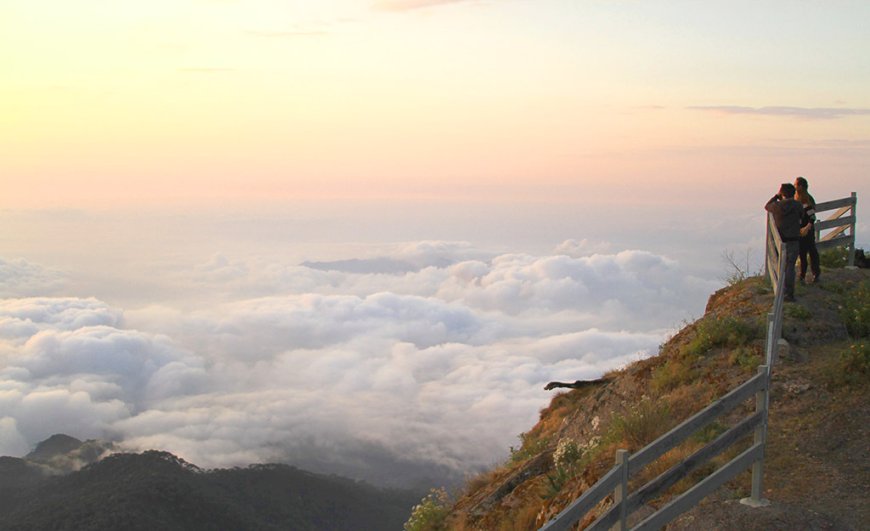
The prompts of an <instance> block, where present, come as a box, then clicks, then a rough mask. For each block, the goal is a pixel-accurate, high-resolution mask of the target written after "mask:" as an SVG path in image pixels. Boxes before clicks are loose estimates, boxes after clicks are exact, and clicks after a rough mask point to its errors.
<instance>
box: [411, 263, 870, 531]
mask: <svg viewBox="0 0 870 531" xmlns="http://www.w3.org/2000/svg"><path fill="white" fill-rule="evenodd" d="M862 284H863V285H864V286H865V289H864V290H863V291H861V290H857V289H856V287H857V286H861V285H862ZM868 285H870V272H868V271H867V270H844V269H838V270H829V271H826V277H825V281H824V283H822V284H820V285H814V286H806V287H804V286H801V287H800V288H799V290H798V297H799V300H798V303H797V304H788V305H787V306H786V321H785V325H784V329H783V334H784V337H785V338H786V339H787V340H789V342H790V344H791V348H790V351H789V354H788V356H787V357H784V358H783V359H782V360H780V362H779V364H778V365H777V366H776V368H775V371H774V383H773V388H772V392H771V408H772V409H771V414H770V431H769V444H768V448H767V453H768V459H767V461H766V469H765V479H764V481H765V489H766V490H765V495H766V496H767V497H768V498H769V499H771V500H772V501H773V504H772V506H771V507H770V508H767V509H755V510H749V509H747V508H745V507H744V506H742V505H739V504H738V503H737V501H736V500H738V499H739V498H740V497H742V496H746V495H747V494H748V492H747V491H748V489H749V483H750V482H749V473H748V472H746V473H744V474H742V475H741V476H740V477H738V478H737V479H736V480H734V481H732V482H731V483H729V484H728V485H726V487H723V488H722V489H720V491H718V492H717V493H715V494H714V495H713V496H711V497H710V498H708V500H706V501H705V502H704V503H703V504H702V506H701V507H700V508H696V509H695V510H693V511H690V512H689V513H687V514H686V515H684V516H683V517H682V518H681V519H680V520H678V521H677V522H675V523H674V524H673V526H672V527H673V528H684V529H692V528H694V529H698V528H706V529H792V528H794V526H795V525H796V523H797V524H801V525H802V526H804V528H808V529H809V528H819V529H860V528H861V526H862V524H863V525H866V522H870V513H868V509H867V505H868V504H866V499H867V493H868V492H870V491H868V477H870V468H868V463H870V458H868V453H867V444H866V441H867V440H868V438H867V435H868V433H867V431H868V428H867V427H868V426H870V422H868V420H870V419H868V411H870V409H868V408H870V406H868V404H870V402H868V400H867V399H868V390H870V385H868V379H870V374H868V373H867V369H868V367H867V354H866V349H865V350H864V351H863V352H864V354H863V357H860V356H859V357H857V358H854V359H858V360H863V365H856V364H854V363H853V364H852V366H850V367H846V366H844V361H843V358H842V355H841V354H842V353H843V352H844V351H849V350H850V346H851V345H853V344H855V343H856V342H860V341H863V342H865V343H866V341H867V338H866V327H867V326H870V323H868V322H866V319H867V315H866V314H867V311H868V310H867V308H870V299H868V297H867V293H868V289H867V288H866V286H868ZM856 296H858V298H856ZM771 304H772V294H771V293H770V290H769V289H767V288H766V285H765V283H764V282H763V281H762V280H761V279H759V278H752V279H748V280H746V281H744V282H741V283H739V284H736V285H734V286H731V287H728V288H725V289H723V290H721V291H719V292H717V293H716V294H714V295H713V296H712V297H711V298H710V302H709V303H708V307H707V312H706V313H705V315H704V317H702V318H701V319H699V320H698V321H696V322H694V323H691V324H688V325H687V326H686V327H685V328H683V330H681V331H680V332H679V333H678V334H676V335H675V336H674V337H673V338H671V339H670V340H669V341H668V342H667V343H666V344H664V345H662V347H661V351H660V353H659V355H658V356H655V357H653V358H650V359H647V360H643V361H639V362H637V363H634V364H632V365H630V366H628V367H626V368H625V369H623V370H621V371H618V372H615V373H613V374H611V375H609V376H611V377H612V381H611V382H610V383H606V384H603V385H600V386H596V387H592V388H587V389H582V390H573V391H570V392H567V393H560V394H557V395H556V396H554V398H553V400H552V402H551V404H550V406H549V407H547V408H546V409H544V410H542V411H541V416H540V421H539V422H538V423H537V424H536V425H535V426H534V427H533V428H532V429H531V430H529V431H528V432H527V433H525V434H523V435H522V439H523V445H522V447H521V448H519V449H518V450H517V451H516V452H514V454H513V456H512V457H511V459H510V460H509V461H508V462H507V463H505V464H504V465H503V466H501V467H498V468H497V469H494V470H491V471H489V472H487V473H485V474H482V475H481V476H478V477H476V478H472V479H471V480H469V482H468V483H467V485H466V487H465V489H464V491H463V492H462V493H460V494H459V495H458V497H457V500H456V502H455V504H453V506H452V507H450V510H449V514H448V516H447V518H446V520H444V521H442V522H441V523H440V524H439V525H437V526H432V527H430V528H445V527H446V528H448V529H459V530H461V529H486V530H498V529H504V530H525V529H537V528H538V527H539V526H540V525H542V524H543V523H544V522H545V521H546V520H547V519H549V518H550V517H552V516H553V515H555V514H557V513H558V512H559V511H560V510H561V509H562V508H564V507H565V506H566V505H567V504H568V503H570V502H571V501H572V500H573V499H575V498H576V497H578V496H579V495H580V494H582V492H583V491H584V490H586V489H587V488H588V487H589V485H591V484H593V483H594V482H595V481H596V480H597V479H598V477H600V475H601V474H603V473H604V472H606V471H607V470H609V469H610V467H611V466H612V464H613V458H614V453H615V450H616V449H617V448H627V449H628V450H629V451H632V452H634V451H637V450H638V449H640V448H641V447H643V445H645V444H646V443H647V442H649V441H651V440H653V439H654V438H655V437H657V436H658V435H660V434H661V433H664V432H665V431H666V430H667V429H670V428H671V427H673V426H675V425H676V424H678V423H679V422H681V421H682V420H684V419H685V418H687V417H689V416H690V415H692V414H693V413H695V412H696V411H698V410H700V409H702V408H703V407H705V406H706V405H707V404H709V403H710V402H711V401H712V400H715V399H716V398H718V397H720V396H722V395H723V394H725V393H726V392H728V391H729V390H730V389H732V388H733V387H735V386H736V385H738V384H739V383H741V382H743V381H745V380H746V379H747V378H749V377H751V376H752V375H753V374H755V371H756V367H757V366H758V365H759V364H760V363H761V362H762V358H763V343H764V339H763V334H764V320H765V317H766V315H767V312H768V311H769V310H770V308H771ZM856 305H857V306H856ZM853 310H854V311H853ZM844 311H846V312H852V313H853V314H854V313H855V312H858V315H857V317H855V315H853V321H854V319H858V324H859V329H857V330H856V329H855V326H851V329H852V330H851V334H852V335H851V336H850V330H849V327H847V326H846V324H845V323H844V320H843V313H844ZM862 312H863V313H862ZM861 319H865V322H864V326H865V328H863V329H860V324H861V321H860V320H861ZM856 335H857V336H860V335H864V336H865V337H864V338H863V340H860V339H856V338H855V337H854V336H856ZM854 359H853V361H854ZM862 370H863V372H862ZM753 407H754V405H753V403H752V401H749V402H747V403H746V404H744V405H743V406H742V407H740V408H738V411H735V412H734V414H732V415H731V416H730V418H729V419H725V420H723V422H722V423H718V424H716V425H713V426H711V427H709V428H708V429H705V430H701V432H699V433H697V434H696V435H695V436H694V437H693V438H692V439H691V440H690V441H687V443H685V444H684V445H682V446H681V447H679V448H677V449H675V450H674V451H672V452H671V453H669V454H666V455H665V456H663V457H662V458H661V459H660V460H659V461H657V462H655V463H653V464H652V465H651V466H649V467H647V468H648V470H645V472H644V473H642V474H641V477H640V478H638V479H637V480H636V481H634V482H633V483H634V484H636V485H639V484H642V483H638V482H646V481H647V480H649V479H651V478H652V477H655V475H657V474H659V473H661V472H663V471H664V470H666V469H667V468H668V467H670V466H671V465H672V464H674V463H676V462H679V461H680V460H681V459H682V458H683V457H685V456H687V455H689V454H690V453H691V452H693V451H695V450H696V449H697V448H700V447H701V446H703V445H704V444H705V443H706V442H708V441H709V440H711V439H712V438H713V437H715V436H716V435H717V434H718V433H720V432H721V431H724V429H726V428H727V425H729V424H730V423H733V421H734V420H735V419H737V418H739V417H742V416H743V415H745V414H747V413H748V412H750V411H751V410H752V409H753ZM569 440H570V441H573V442H574V444H575V446H577V447H579V452H576V453H574V454H573V455H574V456H575V459H573V460H572V459H570V457H571V455H572V454H571V452H569V453H568V457H569V459H565V460H563V461H562V463H563V466H562V467H556V466H554V460H553V454H554V450H555V449H556V447H557V445H558V444H559V442H560V441H562V442H563V447H564V446H565V441H569ZM748 444H749V441H748V440H746V441H744V442H743V443H742V445H741V446H739V448H740V449H742V448H745V447H747V446H748ZM563 449H564V448H563ZM737 451H738V450H737V449H735V450H734V451H732V452H731V453H730V454H729V455H726V456H723V457H722V458H720V459H717V460H716V462H715V463H713V464H710V465H708V466H706V467H704V468H703V469H702V470H699V471H696V472H695V473H693V474H692V475H691V477H690V479H688V480H685V481H683V482H681V483H680V484H678V485H677V486H676V487H674V489H673V490H674V491H681V490H685V489H686V488H688V487H690V486H691V485H692V484H693V483H694V482H695V481H697V480H698V479H700V478H702V477H704V475H706V474H707V473H709V472H710V471H712V470H713V469H714V468H715V467H716V466H718V465H720V464H722V463H724V462H725V461H726V460H727V459H730V458H731V456H733V455H736V452H737ZM578 456H579V457H578ZM663 501H664V500H657V501H654V502H652V505H660V504H661V503H662V502H663ZM606 503H609V502H606ZM606 503H605V505H606ZM605 505H602V506H601V507H599V508H598V509H599V511H600V510H601V509H603V508H605ZM647 510H651V509H649V508H647ZM592 518H594V515H590V517H589V518H587V520H586V521H585V523H589V522H590V521H591V519H592ZM813 522H815V523H813ZM431 523H433V524H435V523H436V522H434V521H433V522H431ZM422 528H424V529H425V528H426V526H423V527H422Z"/></svg>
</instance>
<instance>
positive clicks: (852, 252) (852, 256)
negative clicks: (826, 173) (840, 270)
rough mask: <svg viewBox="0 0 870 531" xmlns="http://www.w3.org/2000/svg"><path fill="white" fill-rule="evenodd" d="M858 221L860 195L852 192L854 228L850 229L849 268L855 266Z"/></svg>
mask: <svg viewBox="0 0 870 531" xmlns="http://www.w3.org/2000/svg"><path fill="white" fill-rule="evenodd" d="M857 221H858V194H857V192H852V226H851V227H849V229H850V230H849V234H850V238H849V260H848V266H849V267H854V266H855V226H856V225H857Z"/></svg>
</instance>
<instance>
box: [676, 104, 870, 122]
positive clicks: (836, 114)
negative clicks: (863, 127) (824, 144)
mask: <svg viewBox="0 0 870 531" xmlns="http://www.w3.org/2000/svg"><path fill="white" fill-rule="evenodd" d="M689 108H690V109H695V110H699V111H714V112H719V113H723V114H753V115H758V116H787V117H792V118H802V119H805V120H835V119H839V118H845V117H847V116H864V115H868V114H870V109H864V108H848V107H785V106H770V107H741V106H738V105H713V106H697V107H689Z"/></svg>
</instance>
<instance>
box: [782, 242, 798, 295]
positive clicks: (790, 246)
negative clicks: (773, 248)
mask: <svg viewBox="0 0 870 531" xmlns="http://www.w3.org/2000/svg"><path fill="white" fill-rule="evenodd" d="M783 245H785V298H787V299H794V273H795V271H794V264H795V262H797V259H798V251H799V250H800V246H799V245H798V242H797V240H794V241H790V242H783Z"/></svg>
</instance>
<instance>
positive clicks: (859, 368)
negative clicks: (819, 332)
mask: <svg viewBox="0 0 870 531" xmlns="http://www.w3.org/2000/svg"><path fill="white" fill-rule="evenodd" d="M868 376H870V344H868V343H866V342H863V341H862V342H860V343H852V345H851V346H850V347H849V350H845V351H843V352H841V353H840V356H839V357H838V358H837V361H836V363H835V364H834V365H833V366H831V367H828V369H827V370H826V371H825V373H824V378H825V383H826V384H827V386H828V388H829V389H833V388H837V387H842V386H845V385H852V384H866V383H867V382H868Z"/></svg>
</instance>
